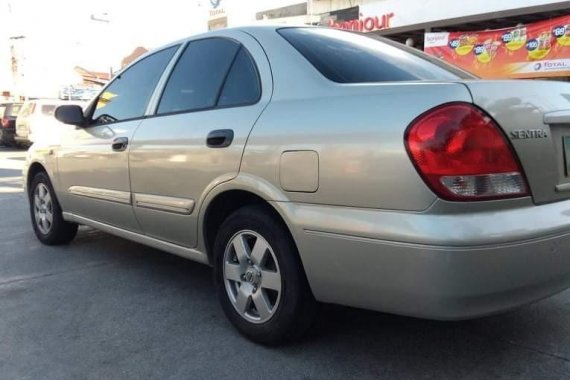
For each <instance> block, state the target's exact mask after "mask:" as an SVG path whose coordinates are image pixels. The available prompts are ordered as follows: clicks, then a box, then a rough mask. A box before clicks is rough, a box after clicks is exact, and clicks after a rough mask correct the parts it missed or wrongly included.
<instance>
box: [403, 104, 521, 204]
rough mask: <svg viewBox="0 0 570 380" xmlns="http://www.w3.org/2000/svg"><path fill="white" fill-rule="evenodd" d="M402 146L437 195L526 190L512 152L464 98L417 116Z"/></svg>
mask: <svg viewBox="0 0 570 380" xmlns="http://www.w3.org/2000/svg"><path fill="white" fill-rule="evenodd" d="M405 142H406V148H407V149H408V154H409V155H410V158H411V159H412V161H413V162H414V164H415V165H416V168H417V169H418V171H419V173H420V174H421V175H422V177H423V178H424V180H425V182H426V183H427V184H428V185H429V186H430V187H431V189H432V190H433V191H434V192H435V193H436V194H437V195H438V196H439V197H441V198H443V199H447V200H453V201H468V200H483V199H498V198H513V197H521V196H526V195H528V190H527V188H528V187H527V184H526V180H525V178H524V175H523V172H522V169H521V167H520V165H519V163H518V162H517V160H516V158H515V155H514V152H513V151H512V150H511V148H510V146H509V144H508V142H507V140H506V139H505V137H504V136H503V134H502V133H501V131H500V130H499V126H497V125H496V124H495V123H494V122H493V120H491V118H490V117H489V116H487V115H486V114H484V113H483V112H482V111H481V110H479V109H478V108H476V107H474V106H472V105H470V104H467V103H451V104H447V105H443V106H440V107H437V108H434V109H433V110H430V111H428V112H426V113H425V114H423V115H422V116H420V117H419V118H417V119H416V120H415V121H414V122H413V123H412V124H411V125H410V126H409V127H408V129H407V131H406V137H405Z"/></svg>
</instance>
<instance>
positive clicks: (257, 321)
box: [214, 206, 315, 345]
mask: <svg viewBox="0 0 570 380" xmlns="http://www.w3.org/2000/svg"><path fill="white" fill-rule="evenodd" d="M214 255H215V266H214V272H215V277H216V286H217V292H218V297H219V299H220V302H221V304H222V308H223V309H224V312H225V313H226V315H227V317H228V318H229V320H230V321H231V322H232V323H233V325H234V326H235V327H236V328H237V329H238V330H239V331H240V332H241V333H242V334H243V335H245V336H246V337H248V338H249V339H251V340H253V341H255V342H258V343H261V344H268V345H276V344H280V343H284V342H287V341H290V340H294V339H296V338H298V337H300V336H301V335H302V334H303V333H304V332H305V331H306V330H307V329H308V327H309V326H310V325H311V322H312V321H313V318H314V314H315V300H314V298H313V296H312V293H311V290H310V288H309V285H308V282H307V279H306V277H305V273H304V271H303V267H302V265H301V261H300V259H299V254H298V252H297V248H296V246H295V243H294V242H293V239H292V238H291V236H290V234H289V231H288V230H287V228H286V227H285V226H284V225H283V223H282V222H280V221H279V220H277V218H276V217H275V216H274V215H273V214H272V213H271V212H270V211H269V210H268V209H267V207H264V206H248V207H244V208H241V209H239V210H238V211H236V212H234V213H233V214H232V215H230V216H229V217H228V218H227V219H226V221H225V222H224V223H223V224H222V226H221V228H220V231H219V233H218V236H217V239H216V242H215V245H214Z"/></svg>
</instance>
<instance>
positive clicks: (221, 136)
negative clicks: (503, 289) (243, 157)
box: [206, 129, 234, 148]
mask: <svg viewBox="0 0 570 380" xmlns="http://www.w3.org/2000/svg"><path fill="white" fill-rule="evenodd" d="M232 141H234V131H233V130H232V129H216V130H214V131H212V132H210V133H208V137H207V138H206V145H208V148H227V147H228V146H230V145H231V144H232Z"/></svg>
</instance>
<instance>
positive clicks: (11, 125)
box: [0, 103, 22, 146]
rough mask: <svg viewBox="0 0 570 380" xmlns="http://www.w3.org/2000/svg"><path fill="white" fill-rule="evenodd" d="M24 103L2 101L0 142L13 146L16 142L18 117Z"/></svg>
mask: <svg viewBox="0 0 570 380" xmlns="http://www.w3.org/2000/svg"><path fill="white" fill-rule="evenodd" d="M21 107H22V103H2V104H0V126H1V128H0V144H2V145H8V146H13V145H15V144H16V142H15V140H14V136H15V135H16V117H17V116H18V112H20V108H21Z"/></svg>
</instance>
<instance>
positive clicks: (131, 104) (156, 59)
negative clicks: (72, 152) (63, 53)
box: [91, 46, 178, 124]
mask: <svg viewBox="0 0 570 380" xmlns="http://www.w3.org/2000/svg"><path fill="white" fill-rule="evenodd" d="M177 49H178V46H172V47H170V48H168V49H164V50H161V51H159V52H157V53H154V54H152V55H150V56H148V57H146V58H144V59H142V60H141V61H139V62H137V63H135V64H134V65H133V66H131V67H130V68H128V69H127V70H126V71H124V72H122V73H121V74H120V75H119V76H118V77H117V78H115V79H114V80H113V82H112V83H111V84H110V85H109V86H108V87H107V88H106V89H105V91H104V92H103V93H102V94H101V95H100V96H99V99H98V100H97V105H96V106H95V110H94V111H93V115H92V117H91V118H92V119H93V120H94V121H95V122H96V123H98V124H105V123H111V122H116V121H124V120H128V119H134V118H138V117H142V116H143V115H144V112H145V110H146V106H147V104H148V102H149V100H150V97H151V96H152V93H153V91H154V88H155V86H156V84H157V83H158V80H159V79H160V76H161V75H162V73H163V72H164V69H165V68H166V66H167V65H168V63H169V62H170V60H171V59H172V56H173V55H174V53H175V52H176V50H177Z"/></svg>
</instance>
